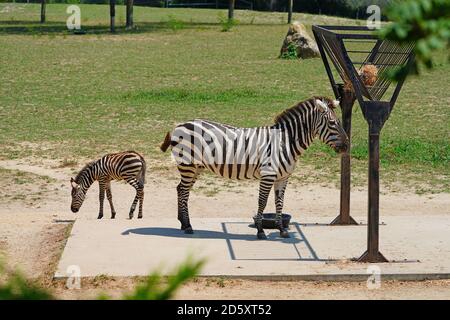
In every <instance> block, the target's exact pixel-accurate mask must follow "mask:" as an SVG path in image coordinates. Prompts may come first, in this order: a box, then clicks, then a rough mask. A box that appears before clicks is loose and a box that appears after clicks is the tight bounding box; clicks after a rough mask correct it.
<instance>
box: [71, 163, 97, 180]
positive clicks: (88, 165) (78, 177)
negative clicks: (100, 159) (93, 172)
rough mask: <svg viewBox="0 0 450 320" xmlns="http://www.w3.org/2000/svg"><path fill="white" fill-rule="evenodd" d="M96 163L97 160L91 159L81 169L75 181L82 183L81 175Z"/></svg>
mask: <svg viewBox="0 0 450 320" xmlns="http://www.w3.org/2000/svg"><path fill="white" fill-rule="evenodd" d="M94 163H95V161H91V162H89V163H87V164H86V165H85V166H84V167H83V169H81V170H80V171H79V172H78V174H77V176H76V177H75V183H77V184H78V183H80V179H81V177H82V176H83V175H84V173H85V172H86V170H88V169H90V168H91V167H92V166H93V165H94Z"/></svg>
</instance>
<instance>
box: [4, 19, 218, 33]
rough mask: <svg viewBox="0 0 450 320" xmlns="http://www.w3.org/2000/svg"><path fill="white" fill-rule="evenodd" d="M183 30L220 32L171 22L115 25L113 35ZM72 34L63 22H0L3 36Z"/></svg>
mask: <svg viewBox="0 0 450 320" xmlns="http://www.w3.org/2000/svg"><path fill="white" fill-rule="evenodd" d="M82 29H83V30H84V31H85V32H86V34H111V32H110V30H109V25H107V24H99V25H84V26H83V25H82ZM183 29H217V30H218V31H220V30H221V24H220V23H219V22H217V23H212V22H184V21H180V22H179V24H176V25H174V24H172V23H171V21H160V22H139V23H137V24H136V25H135V27H134V28H132V29H126V28H125V26H124V25H119V24H116V30H115V34H134V33H149V32H157V31H172V32H173V31H178V30H183ZM57 33H61V34H73V32H72V31H70V30H68V29H67V26H66V23H65V22H60V21H49V22H45V23H42V24H41V23H39V22H38V21H26V20H9V21H1V20H0V35H5V34H57Z"/></svg>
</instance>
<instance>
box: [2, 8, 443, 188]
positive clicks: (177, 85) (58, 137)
mask: <svg viewBox="0 0 450 320" xmlns="http://www.w3.org/2000/svg"><path fill="white" fill-rule="evenodd" d="M80 7H81V14H82V26H83V28H84V29H85V30H86V31H87V34H86V35H72V34H70V33H69V32H68V31H67V30H66V27H65V20H66V18H67V17H68V14H66V12H65V10H66V8H67V5H60V4H50V5H48V6H47V9H48V10H47V12H48V14H47V18H48V20H47V23H45V24H43V25H41V24H39V23H38V21H39V12H40V11H39V5H34V4H0V57H1V63H0V79H1V86H0V119H1V120H0V160H1V159H21V158H27V157H29V158H30V159H40V158H47V159H57V160H61V161H63V160H64V159H69V160H70V161H74V160H75V161H78V163H79V164H81V163H83V162H84V161H85V160H86V159H95V158H97V157H99V156H100V155H102V154H103V153H106V152H114V151H119V150H127V149H135V150H137V151H140V152H142V153H144V154H145V155H146V157H147V158H148V162H149V164H150V166H151V167H152V169H153V170H166V168H167V167H170V166H173V164H172V163H171V162H170V161H169V155H168V154H163V153H161V152H160V151H159V149H158V146H159V144H160V143H161V141H162V139H163V136H164V134H165V132H166V131H168V130H170V129H171V128H172V127H173V126H174V125H175V124H176V123H178V122H181V121H186V120H189V119H192V118H208V119H212V120H216V121H221V122H225V123H229V124H233V125H236V126H257V125H269V124H271V123H272V119H273V117H274V116H275V115H276V114H278V113H279V112H281V111H282V110H284V109H286V108H288V107H290V106H291V105H293V104H294V103H296V102H298V101H300V100H303V99H306V98H309V97H311V96H312V95H328V96H330V95H332V92H331V89H330V86H329V82H328V79H327V77H326V73H325V70H324V67H323V64H322V61H321V60H320V59H313V60H307V61H292V60H280V59H278V58H277V56H278V53H279V49H280V46H281V43H282V40H283V38H284V35H285V33H286V31H287V25H286V24H285V21H286V14H282V13H260V12H251V11H240V10H238V11H237V12H236V18H237V20H238V21H239V24H238V25H237V26H236V27H234V28H233V29H232V30H231V31H230V32H221V29H222V26H221V24H220V21H221V20H223V18H224V17H225V16H226V11H223V10H207V9H203V10H202V9H161V8H143V7H135V14H134V17H135V23H136V25H137V28H136V30H132V31H125V30H124V29H123V28H119V29H118V33H117V34H114V35H112V34H109V33H108V25H109V16H108V14H109V8H108V6H101V5H81V6H80ZM124 14H125V8H124V6H120V7H118V9H117V15H118V16H117V24H118V25H121V26H122V25H123V24H124V21H125V15H124ZM294 19H296V20H299V21H301V22H303V23H304V24H306V25H307V26H308V27H310V26H311V24H357V23H362V22H361V21H353V20H348V19H341V18H334V17H326V16H313V15H306V14H294ZM436 55H437V56H438V61H441V62H438V64H439V65H438V66H437V68H435V70H434V71H432V72H428V71H427V72H424V73H423V75H422V76H421V77H419V78H418V77H412V78H410V79H409V80H408V81H407V83H406V85H405V87H404V89H403V90H402V93H401V95H400V98H399V100H398V102H397V104H396V106H395V108H394V111H393V113H392V115H391V117H390V119H389V120H388V122H387V123H386V125H385V129H384V130H383V132H382V138H381V158H382V173H381V180H382V183H383V184H384V185H387V186H389V187H390V188H391V189H392V190H394V191H395V190H397V187H398V185H402V187H406V188H408V189H411V190H414V191H416V192H420V193H422V192H450V92H449V91H450V90H449V82H450V65H449V64H445V63H444V62H443V61H444V59H445V54H444V53H439V52H438V53H436ZM352 139H353V150H352V156H353V168H354V171H355V173H356V174H355V176H354V179H353V183H354V184H356V185H364V184H365V181H366V168H367V125H366V123H365V121H364V119H363V117H362V114H361V111H360V109H359V107H358V106H357V105H355V108H354V126H353V136H352ZM302 166H304V167H305V168H307V170H301V168H302ZM299 168H300V169H298V170H297V171H298V173H296V177H297V178H298V179H297V180H304V179H306V178H307V179H306V181H316V180H317V181H328V182H330V181H331V182H333V183H336V182H337V181H338V173H339V158H338V157H337V156H336V155H335V154H334V152H333V151H332V150H330V149H329V148H327V147H326V146H324V145H321V144H320V143H315V144H314V146H313V147H312V148H311V149H310V150H308V151H307V153H306V154H305V157H304V158H303V159H302V160H301V164H300V165H299ZM150 172H151V171H150Z"/></svg>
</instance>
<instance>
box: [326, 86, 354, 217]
mask: <svg viewBox="0 0 450 320" xmlns="http://www.w3.org/2000/svg"><path fill="white" fill-rule="evenodd" d="M338 92H339V96H340V103H339V105H340V106H341V111H342V126H343V128H344V130H345V133H347V136H348V139H349V150H348V152H346V153H344V154H342V156H341V200H340V213H339V215H338V216H337V217H336V218H335V219H334V220H333V221H331V223H330V225H357V224H358V223H357V222H356V221H355V219H353V218H352V217H351V216H350V184H351V166H350V149H351V133H352V110H353V104H354V103H355V100H356V97H355V94H354V93H353V91H351V90H346V89H345V88H344V86H343V85H339V87H338Z"/></svg>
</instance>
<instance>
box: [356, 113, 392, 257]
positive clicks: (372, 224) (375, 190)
mask: <svg viewBox="0 0 450 320" xmlns="http://www.w3.org/2000/svg"><path fill="white" fill-rule="evenodd" d="M380 131H381V127H380V126H378V125H376V124H374V123H373V122H371V121H369V208H368V217H367V251H366V252H365V253H364V254H363V255H362V256H361V257H360V258H359V259H358V261H359V262H388V260H387V259H386V258H385V257H384V256H383V255H382V254H381V253H380V251H379V221H380V203H379V200H380Z"/></svg>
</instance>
